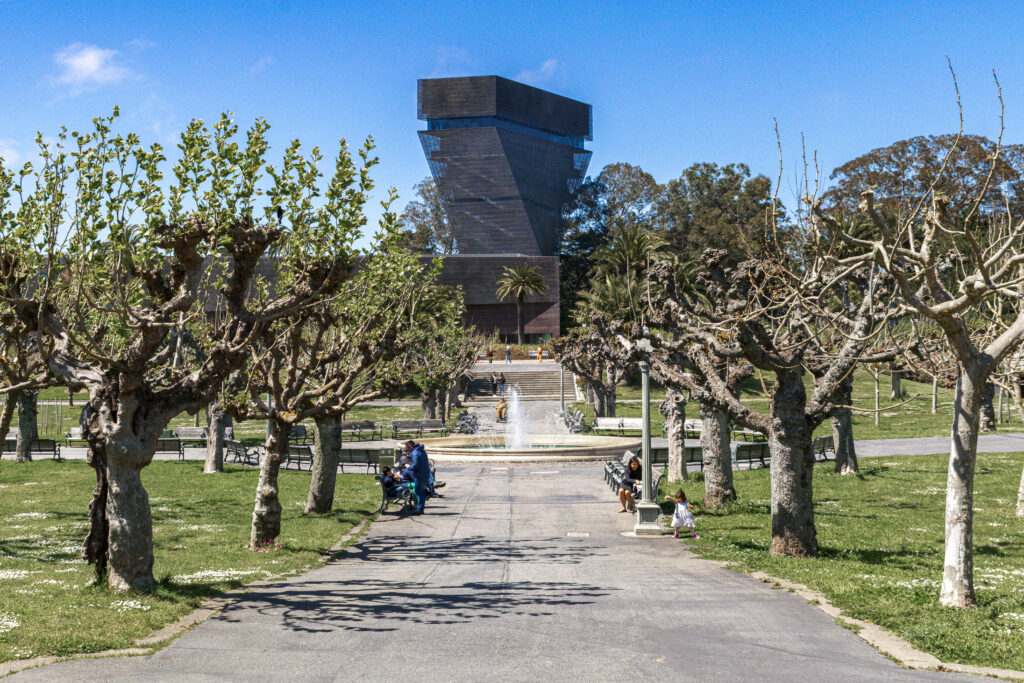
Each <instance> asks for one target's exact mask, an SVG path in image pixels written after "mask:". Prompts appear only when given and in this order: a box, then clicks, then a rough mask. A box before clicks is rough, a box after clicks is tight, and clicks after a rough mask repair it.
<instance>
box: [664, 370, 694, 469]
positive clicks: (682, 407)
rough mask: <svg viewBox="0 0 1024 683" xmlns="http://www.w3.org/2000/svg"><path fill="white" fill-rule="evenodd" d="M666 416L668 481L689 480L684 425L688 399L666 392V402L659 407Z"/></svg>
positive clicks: (675, 393)
mask: <svg viewBox="0 0 1024 683" xmlns="http://www.w3.org/2000/svg"><path fill="white" fill-rule="evenodd" d="M658 410H659V411H660V412H661V414H662V415H664V416H665V435H666V436H667V437H668V479H669V481H678V480H680V479H687V478H688V472H687V471H686V449H685V445H686V441H685V433H684V431H683V424H684V422H685V420H686V398H685V397H684V396H683V395H682V394H681V393H679V392H678V391H676V390H675V389H668V390H667V391H666V392H665V400H664V401H662V402H661V405H660V406H658Z"/></svg>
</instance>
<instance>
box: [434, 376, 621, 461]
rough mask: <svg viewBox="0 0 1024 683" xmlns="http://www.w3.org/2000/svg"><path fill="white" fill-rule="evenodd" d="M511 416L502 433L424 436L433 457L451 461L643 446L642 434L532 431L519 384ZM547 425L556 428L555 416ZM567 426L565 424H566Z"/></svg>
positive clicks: (510, 396) (588, 453)
mask: <svg viewBox="0 0 1024 683" xmlns="http://www.w3.org/2000/svg"><path fill="white" fill-rule="evenodd" d="M506 399H507V402H508V419H507V420H506V422H505V424H504V432H503V433H501V434H489V435H481V434H474V435H468V434H456V435H453V436H448V437H444V438H436V439H423V444H424V446H426V448H427V453H428V454H429V455H430V459H431V460H437V461H441V462H444V461H448V462H479V461H491V462H494V461H499V462H500V461H506V462H517V461H519V462H530V461H544V460H555V461H566V460H607V459H608V458H616V457H619V456H621V455H622V453H623V452H624V451H626V450H636V449H637V448H639V446H640V439H638V438H622V437H615V436H589V435H582V434H568V433H565V434H552V433H541V434H531V433H529V430H528V428H527V425H528V424H531V423H532V424H533V425H537V422H538V420H537V419H536V418H532V417H531V416H530V415H529V414H528V411H527V409H526V405H525V403H524V401H523V400H522V396H521V394H520V392H519V391H518V387H510V388H509V390H508V391H507V392H506ZM549 417H551V419H550V420H548V422H549V425H547V426H545V427H544V429H545V430H547V431H549V432H552V431H554V430H555V427H554V425H555V422H556V421H555V419H554V416H553V415H552V416H549ZM563 429H564V427H563Z"/></svg>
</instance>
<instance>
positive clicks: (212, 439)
mask: <svg viewBox="0 0 1024 683" xmlns="http://www.w3.org/2000/svg"><path fill="white" fill-rule="evenodd" d="M206 413H207V415H208V416H209V418H210V419H209V424H208V425H207V426H206V462H205V463H203V473H204V474H216V473H217V472H223V471H224V428H225V427H226V426H227V421H228V416H227V415H225V414H224V407H223V406H221V405H220V404H219V403H211V404H210V407H209V408H207V410H206ZM196 414H197V415H198V414H199V413H196Z"/></svg>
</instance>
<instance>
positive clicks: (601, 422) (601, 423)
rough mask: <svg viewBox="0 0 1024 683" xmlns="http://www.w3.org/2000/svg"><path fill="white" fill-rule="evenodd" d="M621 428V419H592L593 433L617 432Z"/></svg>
mask: <svg viewBox="0 0 1024 683" xmlns="http://www.w3.org/2000/svg"><path fill="white" fill-rule="evenodd" d="M621 428H622V418H620V417H595V418H594V431H595V432H619V431H620V430H621Z"/></svg>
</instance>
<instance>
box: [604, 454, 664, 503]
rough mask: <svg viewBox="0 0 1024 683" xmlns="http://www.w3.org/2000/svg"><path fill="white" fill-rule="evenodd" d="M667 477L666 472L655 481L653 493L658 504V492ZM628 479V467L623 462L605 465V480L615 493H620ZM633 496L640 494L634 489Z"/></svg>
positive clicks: (615, 461) (611, 461)
mask: <svg viewBox="0 0 1024 683" xmlns="http://www.w3.org/2000/svg"><path fill="white" fill-rule="evenodd" d="M666 477H667V475H666V473H665V471H664V470H662V471H661V474H659V475H658V478H657V479H656V480H655V481H654V488H653V489H652V491H651V493H652V495H653V497H654V500H655V502H658V491H659V490H660V489H661V484H662V482H663V481H664V480H665V479H666ZM625 478H626V466H625V465H623V464H622V461H621V460H609V461H608V462H607V463H605V480H606V481H607V482H608V484H609V486H611V488H612V490H613V491H618V490H619V489H620V488H622V482H623V481H624V480H625ZM633 495H634V497H635V496H639V495H640V492H638V491H636V489H635V488H634V491H633Z"/></svg>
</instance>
